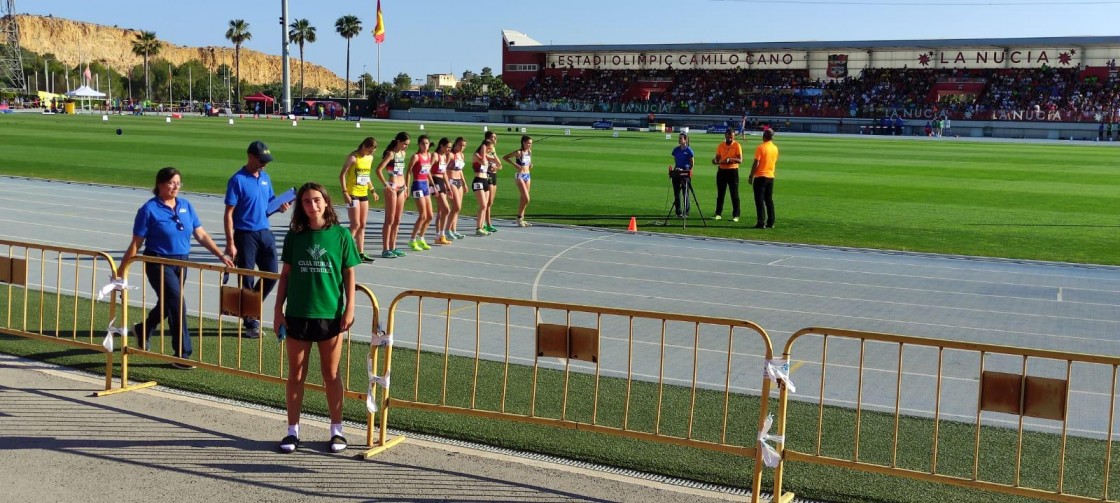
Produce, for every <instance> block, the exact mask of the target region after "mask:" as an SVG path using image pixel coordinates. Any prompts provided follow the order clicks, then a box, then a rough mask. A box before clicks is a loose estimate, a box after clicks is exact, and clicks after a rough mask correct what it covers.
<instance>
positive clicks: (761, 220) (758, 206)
mask: <svg viewBox="0 0 1120 503" xmlns="http://www.w3.org/2000/svg"><path fill="white" fill-rule="evenodd" d="M754 211H755V213H756V214H758V221H757V222H756V225H764V226H766V227H773V226H774V179H773V178H766V177H761V176H756V177H755V178H754Z"/></svg>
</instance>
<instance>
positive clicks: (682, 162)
mask: <svg viewBox="0 0 1120 503" xmlns="http://www.w3.org/2000/svg"><path fill="white" fill-rule="evenodd" d="M693 157H696V154H695V153H694V152H693V151H692V147H684V148H681V146H680V145H677V147H676V148H674V149H673V159H676V163H675V167H676V168H677V169H692V158H693Z"/></svg>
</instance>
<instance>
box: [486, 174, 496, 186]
mask: <svg viewBox="0 0 1120 503" xmlns="http://www.w3.org/2000/svg"><path fill="white" fill-rule="evenodd" d="M487 180H490V186H491V187H497V186H498V174H497V173H490V177H489V178H487Z"/></svg>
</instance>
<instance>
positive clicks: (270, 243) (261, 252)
mask: <svg viewBox="0 0 1120 503" xmlns="http://www.w3.org/2000/svg"><path fill="white" fill-rule="evenodd" d="M233 245H234V246H236V247H237V267H240V268H242V269H260V270H262V271H268V272H278V269H277V261H278V257H277V254H276V236H273V235H272V231H270V230H267V229H265V230H263V231H241V230H234V231H233ZM238 286H240V287H241V288H248V289H250V290H256V289H257V282H256V280H254V279H253V278H246V277H241V278H239V279H238ZM274 286H276V280H274V279H266V280H264V290H263V291H262V292H261V300H262V301H263V300H264V299H265V297H268V293H269V292H271V291H272V287H274Z"/></svg>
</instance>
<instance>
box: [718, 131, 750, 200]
mask: <svg viewBox="0 0 1120 503" xmlns="http://www.w3.org/2000/svg"><path fill="white" fill-rule="evenodd" d="M742 162H743V147H742V146H741V145H739V142H737V141H735V131H733V130H732V129H731V128H727V132H726V133H724V134H723V143H720V144H719V146H718V147H716V157H715V158H714V159H712V164H715V165H717V166H719V169H718V170H716V217H715V219H716V220H722V219H723V216H721V213H723V194H724V193H725V192H726V191H727V189H729V188H730V189H731V220H732V221H734V222H738V221H739V164H741V163H742Z"/></svg>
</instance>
